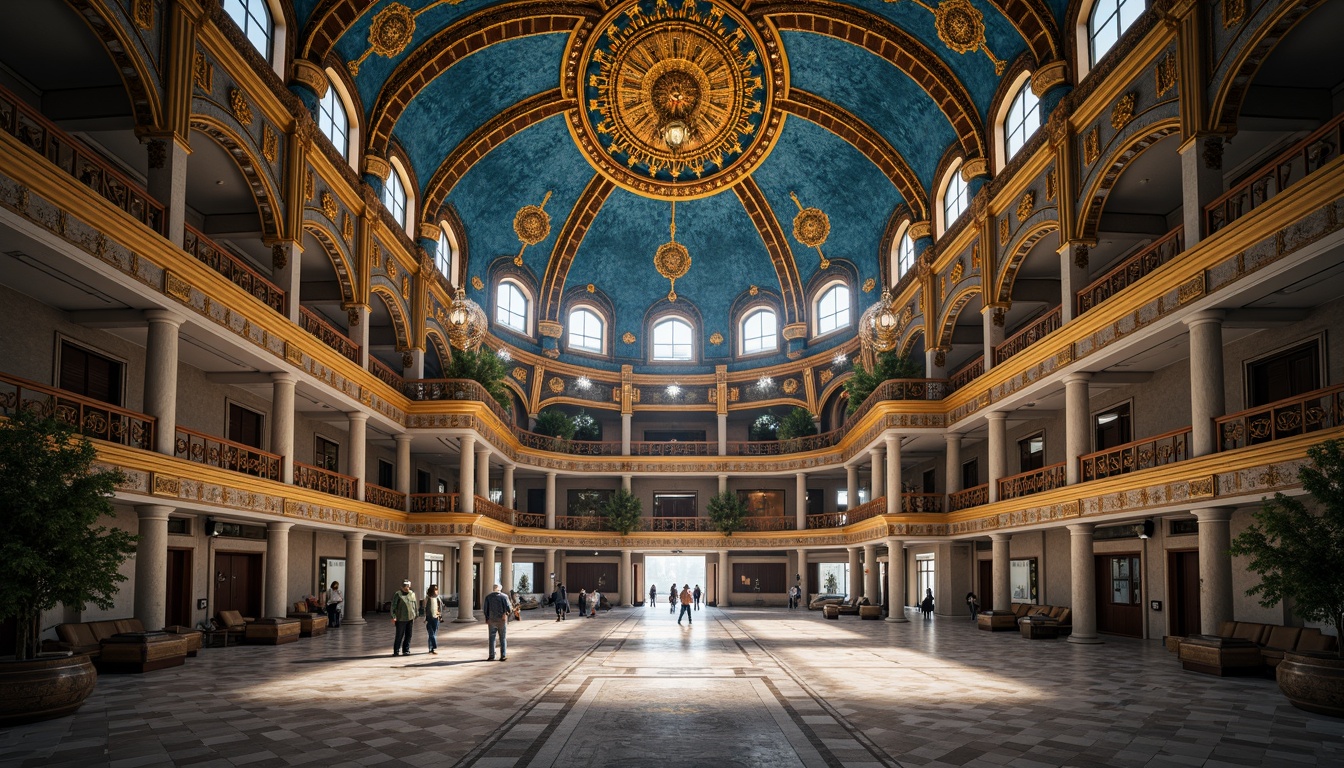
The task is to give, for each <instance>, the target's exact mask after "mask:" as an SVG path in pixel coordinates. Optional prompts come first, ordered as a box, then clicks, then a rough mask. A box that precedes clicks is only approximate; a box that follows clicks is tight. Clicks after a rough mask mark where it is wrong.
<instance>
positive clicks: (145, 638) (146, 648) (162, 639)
mask: <svg viewBox="0 0 1344 768" xmlns="http://www.w3.org/2000/svg"><path fill="white" fill-rule="evenodd" d="M188 644H189V643H188V640H187V638H186V637H184V636H182V635H175V634H173V633H171V632H127V633H125V634H118V635H113V636H112V637H109V638H107V639H106V640H104V641H102V646H103V649H102V653H101V654H100V655H99V657H98V661H97V666H98V671H99V672H102V673H112V674H118V673H127V672H130V673H142V672H153V671H154V670H156V669H167V668H168V667H180V666H182V664H184V663H185V662H186V660H187V646H188Z"/></svg>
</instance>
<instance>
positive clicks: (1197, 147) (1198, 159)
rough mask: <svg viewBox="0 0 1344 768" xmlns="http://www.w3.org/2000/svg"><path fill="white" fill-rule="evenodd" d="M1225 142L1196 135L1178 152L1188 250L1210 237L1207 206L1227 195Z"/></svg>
mask: <svg viewBox="0 0 1344 768" xmlns="http://www.w3.org/2000/svg"><path fill="white" fill-rule="evenodd" d="M1222 142H1223V139H1222V138H1221V137H1218V136H1209V135H1207V134H1196V135H1195V136H1192V137H1190V138H1189V139H1187V140H1186V141H1185V143H1184V144H1182V145H1181V146H1180V147H1179V148H1178V149H1177V150H1176V151H1177V152H1178V153H1179V154H1180V156H1181V203H1182V211H1183V212H1184V217H1183V224H1184V225H1185V226H1184V230H1183V233H1182V237H1184V238H1185V247H1186V248H1190V247H1191V246H1193V245H1195V244H1196V243H1198V242H1199V241H1200V240H1202V239H1204V237H1206V236H1207V234H1208V233H1206V232H1205V231H1204V225H1205V221H1204V207H1205V206H1206V205H1208V204H1209V203H1211V202H1213V201H1214V200H1216V199H1217V198H1218V196H1219V195H1221V194H1222V193H1223V162H1222V159H1223V153H1222ZM1210 143H1213V144H1215V145H1216V146H1217V151H1216V152H1206V149H1208V147H1207V145H1208V144H1210ZM1208 158H1216V162H1210V161H1209V159H1208ZM1191 367H1192V368H1193V366H1191Z"/></svg>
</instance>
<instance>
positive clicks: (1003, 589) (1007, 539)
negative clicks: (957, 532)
mask: <svg viewBox="0 0 1344 768" xmlns="http://www.w3.org/2000/svg"><path fill="white" fill-rule="evenodd" d="M989 538H991V539H993V540H994V597H993V603H991V605H993V606H994V610H996V611H1011V610H1012V609H1013V596H1012V593H1011V592H1010V591H1009V590H1010V588H1011V586H1010V585H1011V582H1012V571H1011V568H1012V566H1011V565H1010V561H1011V551H1010V549H1009V547H1010V545H1011V544H1012V541H1013V535H1012V534H1011V533H991V534H990V535H989ZM919 597H920V598H921V599H923V597H924V596H923V595H920V596H919Z"/></svg>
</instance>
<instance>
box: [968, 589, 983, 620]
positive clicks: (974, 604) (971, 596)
mask: <svg viewBox="0 0 1344 768" xmlns="http://www.w3.org/2000/svg"><path fill="white" fill-rule="evenodd" d="M966 607H967V608H968V609H970V611H971V621H975V617H976V615H977V614H979V613H980V598H978V597H976V596H975V593H974V592H967V593H966Z"/></svg>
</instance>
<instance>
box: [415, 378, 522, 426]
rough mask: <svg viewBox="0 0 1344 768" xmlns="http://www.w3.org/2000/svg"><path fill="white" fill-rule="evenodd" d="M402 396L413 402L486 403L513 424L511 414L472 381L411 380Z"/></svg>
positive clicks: (477, 383) (499, 415)
mask: <svg viewBox="0 0 1344 768" xmlns="http://www.w3.org/2000/svg"><path fill="white" fill-rule="evenodd" d="M401 391H402V394H404V395H406V397H408V398H410V399H411V400H420V401H424V400H472V401H474V402H478V403H484V404H485V405H486V407H488V408H489V409H490V410H491V411H493V412H494V414H495V415H496V416H498V417H499V420H500V421H502V422H504V423H505V424H512V423H513V419H512V418H511V417H510V416H509V412H508V411H506V410H504V407H503V406H501V405H500V404H499V403H498V402H496V400H495V398H493V397H491V396H490V393H489V392H486V391H485V387H482V386H481V385H480V382H477V381H473V380H471V379H411V380H410V381H407V382H406V383H405V384H404V385H403V386H402V390H401Z"/></svg>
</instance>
